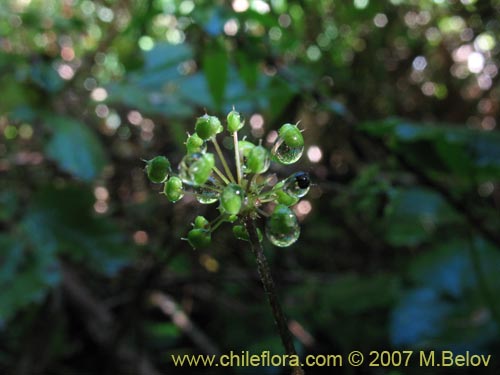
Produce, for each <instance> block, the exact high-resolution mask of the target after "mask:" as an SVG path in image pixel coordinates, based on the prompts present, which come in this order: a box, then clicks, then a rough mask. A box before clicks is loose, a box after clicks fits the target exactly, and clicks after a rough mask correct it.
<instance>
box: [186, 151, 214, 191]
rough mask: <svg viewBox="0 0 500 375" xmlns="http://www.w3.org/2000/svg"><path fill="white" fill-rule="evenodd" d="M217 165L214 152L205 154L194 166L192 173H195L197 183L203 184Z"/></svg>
mask: <svg viewBox="0 0 500 375" xmlns="http://www.w3.org/2000/svg"><path fill="white" fill-rule="evenodd" d="M214 166H215V159H214V156H213V154H203V156H202V157H201V158H200V160H198V161H197V162H196V163H194V165H193V166H192V173H193V175H194V182H195V184H196V185H203V184H204V183H205V182H206V181H207V180H208V178H209V177H210V174H211V173H212V169H213V168H214Z"/></svg>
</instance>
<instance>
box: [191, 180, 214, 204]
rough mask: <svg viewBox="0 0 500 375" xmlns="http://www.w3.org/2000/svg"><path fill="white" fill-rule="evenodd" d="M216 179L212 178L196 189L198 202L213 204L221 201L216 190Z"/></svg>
mask: <svg viewBox="0 0 500 375" xmlns="http://www.w3.org/2000/svg"><path fill="white" fill-rule="evenodd" d="M216 189H217V186H216V184H215V179H214V178H213V177H210V178H209V179H208V180H207V182H205V184H204V185H203V186H199V187H196V188H195V189H194V191H195V194H196V200H197V201H198V202H200V203H202V204H212V203H215V202H217V201H218V200H219V195H220V194H219V192H218V191H217V190H216Z"/></svg>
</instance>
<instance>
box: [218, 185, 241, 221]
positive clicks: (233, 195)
mask: <svg viewBox="0 0 500 375" xmlns="http://www.w3.org/2000/svg"><path fill="white" fill-rule="evenodd" d="M242 203H243V189H242V188H241V186H239V185H237V184H229V185H227V186H226V187H225V188H224V190H223V191H222V194H221V197H220V204H221V206H222V208H223V209H224V211H225V212H227V213H228V214H230V215H237V214H238V213H239V212H240V209H241V205H242Z"/></svg>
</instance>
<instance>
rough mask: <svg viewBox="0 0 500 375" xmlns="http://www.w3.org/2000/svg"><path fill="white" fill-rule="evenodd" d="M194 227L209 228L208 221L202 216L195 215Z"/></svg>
mask: <svg viewBox="0 0 500 375" xmlns="http://www.w3.org/2000/svg"><path fill="white" fill-rule="evenodd" d="M194 227H195V228H198V229H210V223H209V222H208V220H207V219H205V218H204V217H203V216H196V218H195V219H194Z"/></svg>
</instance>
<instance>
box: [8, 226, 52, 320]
mask: <svg viewBox="0 0 500 375" xmlns="http://www.w3.org/2000/svg"><path fill="white" fill-rule="evenodd" d="M20 234H21V233H20ZM25 239H31V237H30V233H29V232H27V231H23V233H22V234H21V235H19V236H17V237H14V236H8V235H0V249H2V254H1V256H0V259H1V262H0V264H1V266H0V288H1V290H2V293H0V328H1V327H2V326H3V325H4V324H5V323H6V322H7V321H8V320H9V319H10V318H12V317H13V316H14V314H15V313H16V312H17V311H18V310H20V309H23V308H25V307H26V306H28V305H29V304H30V303H33V302H40V301H41V300H42V299H43V298H44V297H45V295H46V294H47V292H48V291H49V289H50V288H51V287H52V286H54V285H56V284H57V283H58V282H59V278H60V274H59V267H58V261H57V258H56V256H55V251H54V250H55V249H54V248H53V247H44V248H42V249H36V251H30V247H33V243H31V241H27V240H25Z"/></svg>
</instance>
